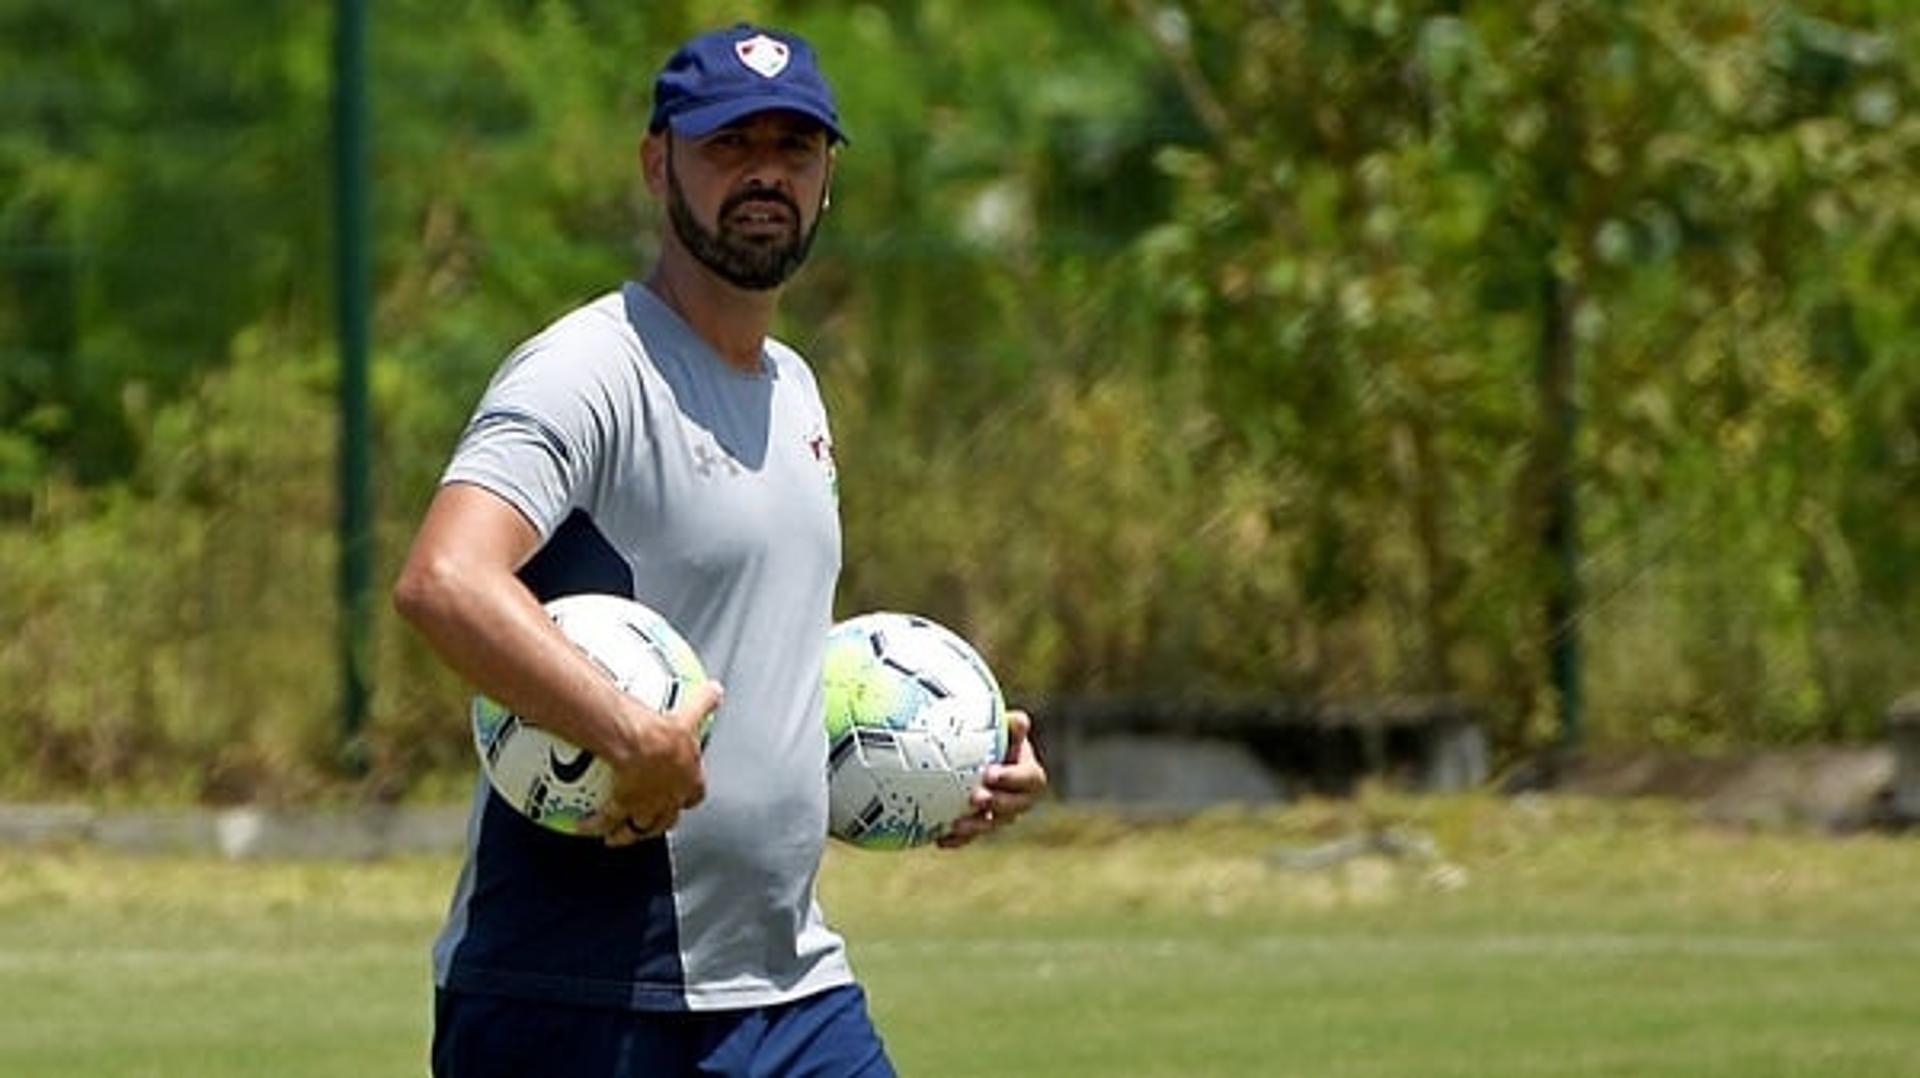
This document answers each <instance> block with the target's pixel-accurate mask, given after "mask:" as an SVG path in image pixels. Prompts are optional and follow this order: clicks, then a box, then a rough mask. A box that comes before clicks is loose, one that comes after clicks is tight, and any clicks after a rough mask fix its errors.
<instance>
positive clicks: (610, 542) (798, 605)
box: [434, 283, 852, 1010]
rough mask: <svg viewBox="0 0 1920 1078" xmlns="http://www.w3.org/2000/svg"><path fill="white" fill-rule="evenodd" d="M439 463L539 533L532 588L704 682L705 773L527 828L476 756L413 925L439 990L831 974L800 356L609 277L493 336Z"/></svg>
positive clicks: (827, 501) (819, 445)
mask: <svg viewBox="0 0 1920 1078" xmlns="http://www.w3.org/2000/svg"><path fill="white" fill-rule="evenodd" d="M443 481H444V482H446V483H472V484H475V485H478V486H480V487H484V488H485V489H487V490H490V491H492V492H494V493H495V494H498V495H499V496H500V497H502V498H504V499H506V500H507V501H508V502H510V503H511V504H512V505H513V506H514V507H515V508H517V509H518V510H519V511H520V512H521V513H522V514H524V515H525V516H526V518H527V519H528V520H529V521H531V522H532V523H533V525H534V526H535V527H536V528H537V529H538V530H539V532H540V534H541V536H542V538H543V540H544V543H543V546H542V547H541V549H540V551H539V552H538V553H537V554H536V555H535V556H534V558H533V559H532V560H531V561H530V562H529V563H528V564H527V566H525V567H524V568H523V569H522V570H521V573H520V575H521V578H522V579H523V580H524V581H526V582H527V584H528V586H529V587H530V588H532V589H533V591H534V593H535V594H536V595H537V596H538V597H539V598H540V599H542V600H543V601H544V600H547V599H551V598H554V597H556V596H559V595H565V594H571V593H575V592H582V591H599V592H612V593H615V594H620V595H626V596H630V597H632V598H636V599H638V600H640V601H641V602H643V603H645V604H647V605H648V606H650V607H652V608H653V609H655V610H657V611H659V612H660V613H661V614H662V615H663V616H664V617H665V618H666V619H667V620H668V621H669V622H670V623H671V624H673V625H674V626H675V627H676V628H678V629H679V630H680V631H681V633H683V634H684V635H685V636H686V637H687V639H688V640H689V641H690V642H691V643H692V644H693V647H694V649H695V651H697V652H698V653H699V655H700V658H701V661H702V662H703V663H704V664H705V665H706V667H707V670H708V672H709V673H711V674H712V675H713V676H715V677H717V678H719V679H720V681H721V682H722V683H723V684H725V685H726V687H727V697H726V702H725V703H724V704H723V705H722V706H721V709H720V712H719V715H718V717H717V719H716V720H715V722H714V726H713V732H712V736H711V739H710V740H709V742H708V745H707V748H706V753H705V766H706V775H707V797H706V800H705V801H703V802H702V803H701V804H700V805H699V806H697V807H695V808H693V809H691V810H689V811H687V812H686V813H684V814H682V816H681V817H680V822H679V823H678V824H677V825H676V826H675V827H674V828H673V830H672V831H670V832H669V833H668V834H667V835H666V837H665V838H664V839H661V840H655V841H649V842H642V843H639V844H637V845H635V846H631V847H627V848H624V849H608V848H606V847H605V846H604V845H603V844H601V843H599V842H596V841H593V840H590V839H584V838H574V837H568V836H562V835H558V834H555V833H552V832H549V831H546V830H544V829H542V828H540V827H538V826H536V825H534V824H532V823H529V822H528V821H527V820H525V819H524V818H522V817H521V816H519V815H518V814H517V813H515V812H514V811H513V810H512V809H511V808H509V807H507V806H506V805H505V803H504V802H502V801H501V800H500V799H499V798H498V797H495V796H493V795H492V794H491V793H490V791H489V789H488V787H487V785H486V783H485V782H484V780H483V781H480V782H479V783H478V784H477V785H478V789H477V791H476V795H475V801H474V813H473V819H472V823H471V825H470V827H469V837H468V846H469V849H468V857H467V863H466V865H465V867H464V869H463V871H462V872H461V877H460V882H459V884H458V887H457V889H456V892H455V895H454V900H453V907H452V910H451V912H450V914H449V917H448V920H447V924H446V927H445V928H444V929H443V931H442V933H441V936H440V939H439V941H438V942H437V943H436V945H435V947H434V968H435V979H436V982H437V983H438V984H439V985H441V986H442V987H449V988H453V989H457V990H464V991H474V992H483V993H493V994H500V995H510V996H522V997H528V998H540V999H546V1000H568V1001H572V1002H576V1003H584V1004H591V1005H602V1006H617V1007H629V1008H635V1009H643V1010H682V1009H691V1010H712V1009H721V1008H735V1007H753V1006H760V1005H764V1004H768V1003H774V1002H779V1001H782V1000H787V999H792V998H796V997H799V996H803V995H807V994H810V993H812V992H816V991H819V990H820V989H823V988H827V987H831V986H833V985H837V984H842V983H846V982H848V981H850V980H851V979H852V974H851V972H850V971H849V969H848V966H847V963H846V958H845V954H844V951H843V948H842V944H841V941H840V938H839V937H838V936H836V935H835V934H834V933H833V932H832V931H831V930H829V929H828V928H827V927H826V924H825V923H824V921H823V919H822V917H821V914H820V910H819V907H818V905H817V904H816V903H815V901H814V878H815V874H816V872H817V871H818V868H819V863H820V856H821V849H822V846H823V844H824V843H825V840H826V831H827V828H826V798H827V789H826V770H825V768H826V743H825V736H824V734H823V732H822V727H821V718H820V717H821V709H822V702H821V696H820V673H821V659H822V654H823V650H824V647H825V642H826V634H827V630H828V628H829V625H830V623H831V619H832V605H833V589H834V584H835V580H836V578H837V577H838V574H839V570H840V522H839V512H838V501H837V495H836V490H835V482H834V470H833V454H832V442H831V440H830V437H829V434H828V429H827V420H826V413H825V410H824V409H823V407H822V406H821V403H820V395H819V390H818V388H817V387H816V385H815V383H814V380H813V374H812V372H811V371H810V370H809V369H808V368H807V365H806V363H805V361H804V360H802V359H801V358H800V356H799V355H798V354H797V353H795V352H794V351H793V350H792V349H790V348H788V347H786V346H785V345H783V344H780V343H779V342H777V341H774V340H771V339H769V340H768V341H767V342H766V344H765V346H764V348H763V350H762V354H761V369H760V370H759V371H758V372H756V373H751V374H749V373H744V372H741V371H740V370H738V369H737V368H734V367H732V366H729V365H728V364H726V363H725V362H723V361H722V360H721V359H720V358H719V357H718V356H717V355H716V354H715V353H714V352H713V351H712V349H711V348H709V347H708V346H707V344H706V343H705V342H704V341H702V340H701V339H700V338H699V337H698V336H696V335H695V334H694V333H693V331H692V330H691V329H690V328H689V327H688V326H687V325H686V323H685V322H683V321H682V320H681V319H680V317H679V316H678V315H677V314H675V313H674V312H673V311H672V310H671V309H670V308H668V307H667V306H666V305H665V304H663V303H661V302H660V300H659V299H658V298H657V297H656V296H654V295H653V294H652V293H651V292H650V291H648V290H647V289H646V288H645V287H642V286H640V285H638V284H633V283H629V284H627V285H626V286H625V287H624V288H623V289H622V290H621V291H619V292H616V293H611V294H609V295H606V296H603V297H601V298H600V299H597V300H595V301H593V302H591V303H589V304H587V305H585V306H583V307H581V308H578V309H576V310H575V311H573V312H571V313H570V314H568V315H566V316H565V317H563V318H561V319H559V320H558V321H557V322H555V323H554V324H553V325H552V326H550V327H548V328H547V329H546V330H545V331H544V332H542V333H541V334H539V335H538V336H536V337H534V338H533V339H532V340H530V341H528V342H527V343H526V344H524V345H522V346H521V347H520V348H519V349H517V350H516V351H515V352H514V353H513V354H512V355H511V356H509V357H508V359H507V361H506V362H505V364H504V365H503V366H502V367H501V368H500V370H499V372H498V373H497V374H496V375H495V376H494V379H493V382H492V383H491V384H490V385H489V386H488V388H487V391H486V394H485V396H484V397H483V398H482V400H481V401H480V404H479V407H478V408H477V409H476V410H475V413H474V417H473V420H472V422H471V423H470V424H469V426H468V428H467V431H466V434H465V435H464V436H463V437H462V439H461V442H460V445H459V448H458V449H457V450H456V451H455V453H454V457H453V461H452V463H451V465H450V466H449V467H448V468H447V471H446V474H445V477H444V480H443Z"/></svg>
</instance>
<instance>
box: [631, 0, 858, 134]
mask: <svg viewBox="0 0 1920 1078" xmlns="http://www.w3.org/2000/svg"><path fill="white" fill-rule="evenodd" d="M774 109H785V110H788V111H791V112H798V113H800V114H802V115H804V116H809V117H812V118H813V119H815V120H818V121H819V122H820V124H821V125H822V126H824V127H825V128H826V129H827V132H828V133H829V134H831V135H832V136H833V138H834V139H835V140H837V141H840V142H845V141H847V136H846V133H845V132H843V131H841V130H840V114H839V112H837V111H835V109H834V107H833V90H832V88H830V87H829V86H828V85H827V80H826V77H825V76H824V75H822V74H820V65H819V63H818V62H817V61H816V60H815V58H814V55H813V46H811V45H809V44H807V43H806V41H805V40H803V39H802V38H800V37H799V36H797V35H794V34H789V33H786V32H785V31H781V30H768V29H763V28H761V27H757V26H750V25H748V24H747V23H740V24H739V25H737V26H733V27H730V28H728V29H725V30H712V31H709V32H707V33H704V34H701V35H700V36H699V37H696V38H694V39H693V40H691V41H689V42H687V43H686V44H684V45H682V46H680V48H679V49H678V50H677V51H675V52H674V54H673V56H672V57H670V58H669V59H668V60H667V66H666V67H665V68H662V69H661V71H660V76H659V77H658V78H656V79H654V80H653V119H652V120H651V121H650V122H649V123H648V125H647V129H648V130H649V131H659V130H660V129H661V128H663V127H667V126H669V125H671V126H672V128H673V130H674V133H675V134H679V135H687V136H690V137H693V138H698V137H700V136H702V135H706V134H710V133H712V132H714V131H717V130H719V129H720V128H722V127H725V126H727V125H728V124H730V123H733V122H734V121H736V120H739V119H741V118H743V117H746V116H751V115H753V114H754V113H756V112H768V111H771V110H774Z"/></svg>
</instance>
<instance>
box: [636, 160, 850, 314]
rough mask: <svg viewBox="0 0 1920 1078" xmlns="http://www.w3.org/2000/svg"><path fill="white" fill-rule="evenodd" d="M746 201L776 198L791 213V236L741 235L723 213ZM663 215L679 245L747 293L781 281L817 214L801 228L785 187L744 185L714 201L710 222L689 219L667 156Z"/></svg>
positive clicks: (801, 251)
mask: <svg viewBox="0 0 1920 1078" xmlns="http://www.w3.org/2000/svg"><path fill="white" fill-rule="evenodd" d="M748 202H776V203H779V204H780V205H782V206H785V207H786V209H787V212H788V213H791V214H792V215H793V221H794V228H793V233H792V235H791V236H790V237H789V238H787V239H784V240H777V239H776V240H760V239H749V238H748V237H746V236H743V235H741V234H740V231H739V230H738V229H736V228H734V227H733V226H732V225H730V224H728V218H730V217H731V216H732V215H733V211H734V210H736V209H739V208H740V207H741V206H742V205H744V204H746V203H748ZM667 219H668V220H669V221H671V222H672V223H673V232H674V235H676V236H678V237H680V242H681V244H682V245H684V246H685V247H686V249H687V251H688V253H690V254H692V255H693V257H694V258H696V259H698V260H699V261H700V264H701V265H703V266H705V267H707V268H708V269H710V270H712V271H713V272H714V274H715V275H716V276H718V277H719V278H720V279H721V280H723V281H725V282H727V283H728V284H730V285H733V286H734V287H735V288H742V289H745V290H747V291H749V292H765V291H767V290H768V289H770V288H778V287H779V286H780V285H782V284H784V283H786V280H787V278H789V277H791V276H793V273H794V271H795V270H797V269H799V268H800V264H801V263H803V262H805V261H806V260H807V252H808V251H809V250H811V249H812V247H813V236H814V233H816V232H818V231H820V218H819V217H817V216H816V217H815V218H814V219H813V226H812V227H811V228H802V227H801V225H800V221H801V216H800V207H799V205H797V204H796V203H795V202H794V201H793V199H792V198H790V197H788V196H787V194H786V193H785V192H783V191H778V190H775V189H773V188H768V187H756V188H749V189H748V190H745V191H741V192H740V193H738V194H735V195H733V196H731V197H729V198H728V199H727V200H726V201H725V202H722V203H721V204H720V212H719V213H718V214H717V215H716V218H715V219H716V221H717V222H718V223H717V225H716V227H715V228H713V229H708V228H707V227H706V226H704V225H702V224H701V223H700V222H699V221H697V220H695V219H694V216H693V207H692V206H690V205H688V204H687V196H686V193H685V192H684V191H682V190H681V189H680V181H679V180H678V179H677V178H676V177H675V176H674V170H673V159H672V157H671V156H669V157H668V159H667Z"/></svg>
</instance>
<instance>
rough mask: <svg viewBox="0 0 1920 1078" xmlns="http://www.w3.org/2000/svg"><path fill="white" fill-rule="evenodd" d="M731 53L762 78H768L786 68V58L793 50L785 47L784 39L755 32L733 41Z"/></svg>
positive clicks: (790, 55) (789, 56) (788, 57)
mask: <svg viewBox="0 0 1920 1078" xmlns="http://www.w3.org/2000/svg"><path fill="white" fill-rule="evenodd" d="M733 54H734V55H735V56H737V57H739V58H740V62H741V63H743V64H745V65H747V68H748V69H749V70H751V71H752V72H753V73H754V74H756V75H759V76H760V77H761V78H763V79H770V78H772V77H774V76H775V75H778V74H779V73H781V72H782V71H785V70H786V69H787V60H788V59H790V58H791V57H792V55H793V50H791V49H789V48H787V43H786V42H784V41H775V40H774V39H773V38H770V37H768V36H767V35H765V34H755V35H753V36H752V37H750V38H747V39H746V40H745V41H736V42H734V43H733Z"/></svg>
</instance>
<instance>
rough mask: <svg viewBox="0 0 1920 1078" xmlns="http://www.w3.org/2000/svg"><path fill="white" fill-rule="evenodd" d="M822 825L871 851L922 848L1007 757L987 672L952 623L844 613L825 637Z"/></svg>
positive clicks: (963, 811)
mask: <svg viewBox="0 0 1920 1078" xmlns="http://www.w3.org/2000/svg"><path fill="white" fill-rule="evenodd" d="M825 690H826V704H827V706H826V729H827V783H828V813H827V818H828V830H829V832H830V833H831V834H832V835H833V836H834V837H835V838H838V839H841V840H843V841H845V842H849V843H852V844H853V845H855V846H861V847H865V848H867V849H882V850H897V849H905V848H907V847H911V846H920V845H924V844H926V843H929V842H932V841H934V840H935V839H938V838H940V837H941V836H942V835H944V834H946V833H947V831H948V829H949V828H950V827H951V826H952V825H953V823H954V821H956V820H959V819H960V818H962V817H964V816H967V815H969V814H970V813H971V812H972V811H973V808H972V793H973V790H974V788H975V787H977V786H978V785H979V784H980V775H981V773H982V772H983V771H985V770H986V769H987V767H988V766H989V765H991V764H994V763H997V762H999V761H1000V760H1002V759H1003V758H1005V756H1006V754H1007V741H1008V736H1009V734H1008V727H1007V710H1006V705H1005V703H1004V701H1003V700H1002V698H1001V695H1000V685H999V683H998V682H996V681H995V680H994V677H993V671H992V670H990V669H988V667H987V664H986V662H985V661H983V660H982V659H981V658H980V655H979V653H978V652H976V651H974V649H973V647H972V645H970V644H968V643H967V642H966V641H965V640H963V639H961V638H960V637H959V636H958V635H956V634H955V633H953V632H952V631H951V630H949V629H946V628H945V627H943V626H941V625H939V624H936V623H935V622H933V621H930V620H928V619H926V618H923V617H917V616H914V615H911V614H893V613H877V614H862V615H860V616H858V617H854V618H849V619H847V620H846V621H843V622H841V623H839V624H838V625H835V626H834V627H833V630H832V632H831V633H830V634H829V635H828V637H827V657H826V684H825Z"/></svg>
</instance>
